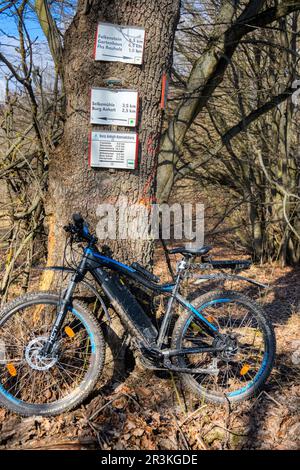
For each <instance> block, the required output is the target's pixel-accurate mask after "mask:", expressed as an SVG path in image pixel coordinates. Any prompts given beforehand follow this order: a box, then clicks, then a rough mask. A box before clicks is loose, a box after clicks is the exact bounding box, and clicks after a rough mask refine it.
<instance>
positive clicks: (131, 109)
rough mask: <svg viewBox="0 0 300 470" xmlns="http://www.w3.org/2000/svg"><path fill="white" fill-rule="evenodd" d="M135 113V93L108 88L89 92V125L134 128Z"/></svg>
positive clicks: (136, 106)
mask: <svg viewBox="0 0 300 470" xmlns="http://www.w3.org/2000/svg"><path fill="white" fill-rule="evenodd" d="M137 111H138V93H137V91H134V90H120V89H108V88H92V90H91V124H103V125H104V124H105V125H113V126H126V127H135V126H136V125H137Z"/></svg>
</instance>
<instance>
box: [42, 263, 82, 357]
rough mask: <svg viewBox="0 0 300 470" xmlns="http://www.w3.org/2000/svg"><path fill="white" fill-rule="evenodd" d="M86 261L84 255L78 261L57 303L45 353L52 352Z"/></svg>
mask: <svg viewBox="0 0 300 470" xmlns="http://www.w3.org/2000/svg"><path fill="white" fill-rule="evenodd" d="M86 262H87V258H86V256H84V257H83V258H82V260H81V262H80V265H79V267H78V269H77V271H76V273H74V274H73V276H72V278H71V280H70V282H69V285H68V288H67V290H66V291H65V295H64V297H63V299H62V300H61V302H60V303H59V310H58V312H57V316H56V319H55V322H54V324H53V326H52V329H51V332H50V335H49V338H48V340H47V342H46V344H45V347H44V351H43V352H44V354H45V355H50V354H51V353H52V350H53V346H54V344H55V342H56V340H57V336H58V333H59V331H60V330H61V327H62V324H63V322H64V319H65V317H66V315H67V312H68V308H69V307H70V305H71V303H72V298H73V293H74V290H75V288H76V286H77V284H78V283H79V282H80V281H82V279H83V278H84V275H85V273H86V269H85V266H86Z"/></svg>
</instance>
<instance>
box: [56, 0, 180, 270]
mask: <svg viewBox="0 0 300 470" xmlns="http://www.w3.org/2000/svg"><path fill="white" fill-rule="evenodd" d="M89 3H90V4H91V7H89V6H88V7H87V5H89V4H88V3H87V2H86V1H83V0H79V2H78V10H77V13H76V16H75V17H74V19H73V21H72V23H71V25H70V27H69V29H68V30H67V32H66V34H65V38H64V51H63V70H64V74H63V75H64V87H65V93H66V102H67V105H66V122H65V129H64V137H63V140H62V143H61V144H60V146H59V148H58V149H57V151H56V152H55V154H54V155H53V156H52V158H51V162H50V176H49V197H48V203H47V215H48V221H49V224H48V225H49V233H50V235H49V260H48V261H49V263H53V262H56V261H57V259H56V258H58V259H59V257H60V256H61V255H62V242H63V239H64V236H63V231H62V227H63V225H64V224H66V222H67V221H68V220H69V219H70V216H71V214H72V213H73V212H79V211H80V212H81V213H82V215H83V216H84V217H87V219H88V221H89V222H90V223H91V225H92V227H95V226H96V223H97V222H98V221H97V218H96V209H97V206H98V205H99V204H100V203H115V202H116V201H118V200H119V199H120V197H121V196H124V195H125V196H126V197H127V198H128V201H129V205H132V204H134V203H138V202H139V201H141V199H143V200H149V199H150V198H151V197H152V196H153V195H154V193H155V180H156V159H157V150H158V143H159V138H160V134H161V126H162V119H163V113H162V111H161V109H160V99H161V80H162V74H163V72H164V71H165V70H166V71H168V70H169V69H170V66H171V61H172V49H173V39H174V33H175V29H176V25H177V21H178V18H179V6H180V5H179V4H180V1H179V0H161V1H160V2H159V3H157V1H156V0H135V1H131V2H128V1H125V0H94V1H93V2H89ZM98 21H107V22H111V23H117V24H123V25H124V24H125V25H127V24H128V25H136V26H142V27H144V28H145V30H146V35H145V50H144V60H143V64H142V65H140V66H139V65H131V64H122V63H110V62H95V60H94V58H93V48H94V40H95V33H96V27H97V23H98ZM109 77H117V78H120V79H122V87H124V88H133V89H136V90H138V93H139V99H140V101H139V125H138V133H139V142H140V147H139V162H138V167H137V169H136V170H135V171H133V170H105V169H91V168H89V167H88V131H89V130H90V129H91V126H90V124H89V118H90V111H89V100H90V90H91V88H92V87H101V86H105V84H104V81H103V80H104V79H107V78H109ZM93 129H97V126H93ZM98 129H102V130H104V129H105V127H104V126H101V127H98ZM113 130H119V131H124V128H118V129H117V128H114V129H113ZM112 245H113V249H114V254H115V256H116V257H119V259H123V260H127V261H131V260H133V259H136V260H138V261H140V262H142V263H144V264H147V265H149V264H151V258H152V250H153V246H152V245H153V243H152V242H151V241H145V240H132V241H130V240H128V241H126V240H120V241H115V242H113V243H112Z"/></svg>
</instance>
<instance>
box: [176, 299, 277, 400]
mask: <svg viewBox="0 0 300 470" xmlns="http://www.w3.org/2000/svg"><path fill="white" fill-rule="evenodd" d="M196 308H197V310H198V311H199V312H201V314H202V315H203V316H205V317H206V318H207V319H208V320H209V321H210V322H211V323H213V324H214V325H215V326H216V327H217V328H218V330H219V332H220V333H223V334H225V335H227V336H228V337H230V338H232V339H230V347H231V350H229V349H228V350H226V351H222V352H218V353H203V354H199V353H198V354H186V355H184V356H176V357H174V359H173V362H174V364H175V365H176V366H179V367H188V368H190V369H191V370H192V369H193V368H207V367H209V366H212V365H214V366H216V367H217V369H218V374H217V375H210V374H181V377H182V379H183V382H184V384H185V385H187V386H188V387H189V389H190V390H192V391H193V392H195V393H197V394H198V395H200V396H201V397H202V398H203V399H205V400H207V401H212V402H216V403H226V402H227V401H228V400H229V401H232V402H235V401H242V400H245V399H247V398H248V397H250V396H251V395H253V394H255V393H256V392H257V391H258V390H259V389H260V388H261V387H262V385H263V384H264V383H265V382H266V380H267V378H268V376H269V375H270V373H271V370H272V366H273V362H274V358H275V349H276V346H275V344H276V343H275V334H274V330H273V327H272V325H271V323H270V322H269V321H268V319H267V318H266V317H265V315H264V312H263V310H262V308H261V307H260V306H259V305H258V304H256V303H255V302H253V301H252V300H251V299H249V298H248V297H246V296H245V295H242V294H240V293H238V292H233V291H213V292H209V293H208V294H205V295H203V296H201V298H200V300H199V302H198V304H197V305H196ZM217 341H218V340H216V339H214V338H212V337H211V336H209V335H208V334H207V333H206V332H205V331H204V329H203V328H202V324H201V321H200V320H199V318H198V317H197V316H196V315H195V314H193V313H191V312H189V311H187V312H185V313H184V314H183V315H182V316H181V317H179V319H178V320H177V322H176V324H175V327H174V331H173V335H172V348H174V349H181V348H191V347H200V346H203V347H204V346H208V347H211V346H216V345H217Z"/></svg>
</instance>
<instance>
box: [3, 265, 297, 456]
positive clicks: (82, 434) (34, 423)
mask: <svg viewBox="0 0 300 470" xmlns="http://www.w3.org/2000/svg"><path fill="white" fill-rule="evenodd" d="M160 270H162V268H161V267H160V266H158V267H157V271H158V272H159V271H160ZM247 274H249V277H253V278H256V279H259V280H261V281H266V279H268V281H269V282H270V284H271V288H270V289H269V290H268V291H267V294H266V295H265V296H264V297H263V298H262V302H263V303H264V305H265V308H266V311H267V312H268V315H270V317H271V318H272V321H273V323H274V324H275V329H276V337H277V361H276V366H275V368H274V371H273V373H272V376H271V378H270V380H269V382H268V384H267V386H266V388H265V390H264V391H263V392H262V393H261V394H260V395H259V396H258V397H256V398H254V399H252V400H249V401H247V402H245V403H242V404H240V405H236V406H234V407H232V409H228V408H227V407H224V406H214V405H208V404H205V403H199V401H196V400H195V399H194V398H193V397H191V396H190V395H189V394H187V393H186V392H184V391H183V390H182V389H181V386H180V384H179V383H178V382H177V381H176V382H175V381H174V379H173V378H171V377H170V376H169V375H167V376H165V377H159V376H158V375H157V374H154V373H152V372H151V371H145V370H143V369H142V368H140V367H139V366H136V367H135V368H134V370H133V371H132V372H131V373H130V374H129V376H128V377H125V378H124V379H122V377H120V376H119V378H118V380H115V382H114V384H113V386H112V387H110V388H109V389H108V388H107V387H106V389H105V390H103V389H102V393H99V394H96V396H95V397H94V398H90V401H87V402H86V403H85V404H84V405H83V406H81V407H80V408H78V409H76V410H75V411H73V412H71V413H67V414H63V415H61V416H58V417H54V418H50V419H46V418H39V417H33V418H26V419H24V418H20V417H18V416H16V415H13V414H11V413H9V412H7V411H5V410H4V409H0V449H12V448H22V449H29V448H30V449H46V448H47V449H87V448H89V449H90V448H103V449H203V450H205V449H206V450H209V449H297V448H298V449H299V447H300V446H299V445H300V420H299V409H300V385H299V378H300V335H299V331H300V270H299V269H294V270H293V269H290V268H286V269H280V268H278V267H272V266H271V267H270V266H269V267H261V268H258V267H252V268H251V270H250V271H249V272H248V273H247ZM247 290H248V293H250V294H251V295H253V294H254V293H253V292H252V290H251V289H250V292H249V289H248V288H247Z"/></svg>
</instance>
